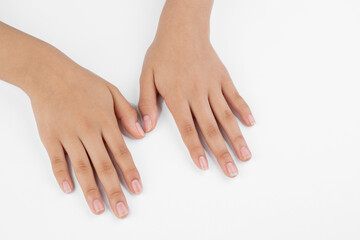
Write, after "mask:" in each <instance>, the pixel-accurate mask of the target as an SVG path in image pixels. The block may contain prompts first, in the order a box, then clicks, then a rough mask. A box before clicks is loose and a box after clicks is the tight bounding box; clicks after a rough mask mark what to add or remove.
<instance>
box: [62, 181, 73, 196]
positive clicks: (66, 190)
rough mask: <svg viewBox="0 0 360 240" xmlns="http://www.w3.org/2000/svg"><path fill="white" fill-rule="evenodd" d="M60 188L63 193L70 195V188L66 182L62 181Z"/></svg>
mask: <svg viewBox="0 0 360 240" xmlns="http://www.w3.org/2000/svg"><path fill="white" fill-rule="evenodd" d="M62 186H63V191H64V192H65V193H71V187H70V184H69V183H68V181H64V182H63V183H62Z"/></svg>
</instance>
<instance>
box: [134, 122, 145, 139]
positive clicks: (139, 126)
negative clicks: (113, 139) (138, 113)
mask: <svg viewBox="0 0 360 240" xmlns="http://www.w3.org/2000/svg"><path fill="white" fill-rule="evenodd" d="M135 125H136V128H137V130H138V132H139V134H140V135H141V136H142V137H144V136H145V133H144V130H143V128H142V127H141V125H140V123H138V122H136V123H135Z"/></svg>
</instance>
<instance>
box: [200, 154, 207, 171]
mask: <svg viewBox="0 0 360 240" xmlns="http://www.w3.org/2000/svg"><path fill="white" fill-rule="evenodd" d="M199 163H200V168H201V169H202V170H207V169H208V163H207V161H206V159H205V158H204V157H203V156H201V157H200V158H199Z"/></svg>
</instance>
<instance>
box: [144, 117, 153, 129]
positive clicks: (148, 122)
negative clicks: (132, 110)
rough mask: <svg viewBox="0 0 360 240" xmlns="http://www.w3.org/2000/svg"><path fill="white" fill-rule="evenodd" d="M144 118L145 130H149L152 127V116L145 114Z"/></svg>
mask: <svg viewBox="0 0 360 240" xmlns="http://www.w3.org/2000/svg"><path fill="white" fill-rule="evenodd" d="M143 120H144V127H145V132H149V131H150V130H151V129H152V121H151V118H150V116H148V115H145V116H144V117H143Z"/></svg>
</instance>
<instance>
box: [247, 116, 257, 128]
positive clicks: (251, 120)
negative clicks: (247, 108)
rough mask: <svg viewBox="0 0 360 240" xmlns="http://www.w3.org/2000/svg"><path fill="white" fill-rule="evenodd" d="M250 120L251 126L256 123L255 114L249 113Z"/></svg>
mask: <svg viewBox="0 0 360 240" xmlns="http://www.w3.org/2000/svg"><path fill="white" fill-rule="evenodd" d="M249 121H250V124H251V126H253V125H255V123H256V122H255V118H254V116H253V115H251V114H250V115H249Z"/></svg>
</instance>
